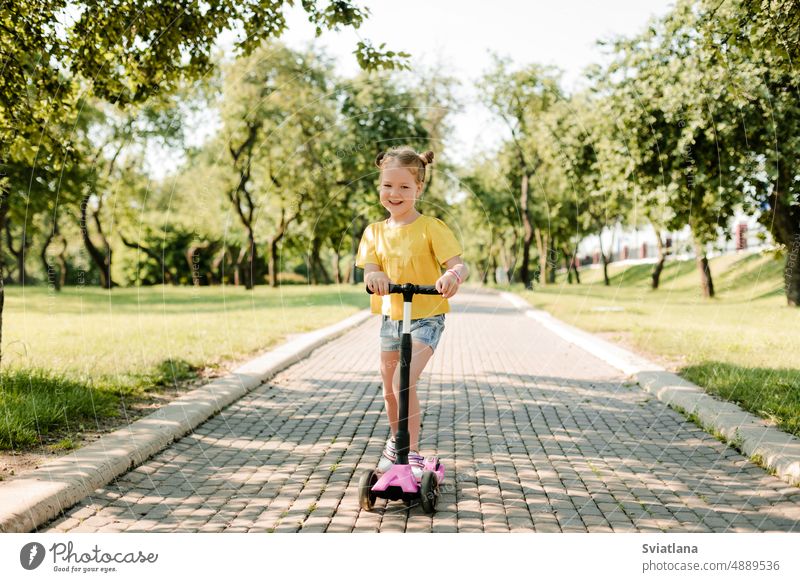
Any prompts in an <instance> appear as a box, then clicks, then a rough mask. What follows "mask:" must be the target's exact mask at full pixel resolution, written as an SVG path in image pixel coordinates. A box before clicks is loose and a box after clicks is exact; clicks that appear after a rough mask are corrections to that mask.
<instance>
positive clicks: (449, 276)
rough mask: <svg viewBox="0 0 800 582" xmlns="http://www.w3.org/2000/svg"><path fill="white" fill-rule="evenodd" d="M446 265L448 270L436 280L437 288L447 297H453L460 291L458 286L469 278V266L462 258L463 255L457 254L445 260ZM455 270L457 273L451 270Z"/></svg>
mask: <svg viewBox="0 0 800 582" xmlns="http://www.w3.org/2000/svg"><path fill="white" fill-rule="evenodd" d="M444 265H445V267H447V270H448V272H446V273H445V274H444V275H442V276H441V277H439V279H438V280H437V281H436V288H437V289H438V290H439V292H440V293H441V294H442V296H443V297H445V298H446V299H448V298H450V297H452V296H453V295H455V294H456V293H457V292H458V287H459V285H461V283H463V282H464V281H466V280H467V277H468V276H469V267H467V266H466V265H465V264H464V261H462V260H461V256H460V255H458V256H455V257H453V258H452V259H448V260H447V261H445V264H444ZM450 271H455V274H454V273H452V272H450Z"/></svg>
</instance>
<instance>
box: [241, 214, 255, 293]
mask: <svg viewBox="0 0 800 582" xmlns="http://www.w3.org/2000/svg"><path fill="white" fill-rule="evenodd" d="M257 253H258V250H257V248H256V237H255V234H254V233H253V229H252V226H251V225H248V227H247V256H248V261H247V272H246V277H245V279H244V288H245V289H247V290H250V289H253V287H255V285H256V276H257V274H258V255H257Z"/></svg>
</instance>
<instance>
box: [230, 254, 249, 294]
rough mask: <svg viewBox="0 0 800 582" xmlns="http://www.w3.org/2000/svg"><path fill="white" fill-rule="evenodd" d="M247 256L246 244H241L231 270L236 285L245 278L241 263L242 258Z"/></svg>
mask: <svg viewBox="0 0 800 582" xmlns="http://www.w3.org/2000/svg"><path fill="white" fill-rule="evenodd" d="M246 256H247V245H245V246H243V247H242V248H240V249H239V254H238V255H237V256H236V265H235V266H234V271H233V284H234V285H236V286H237V287H238V286H239V285H241V284H242V283H243V281H244V279H245V274H244V267H243V266H242V264H243V263H244V258H245V257H246Z"/></svg>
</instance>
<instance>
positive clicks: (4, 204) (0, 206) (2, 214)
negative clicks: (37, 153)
mask: <svg viewBox="0 0 800 582" xmlns="http://www.w3.org/2000/svg"><path fill="white" fill-rule="evenodd" d="M2 162H3V160H0V168H2V167H3V165H2ZM1 177H3V174H2V170H0V178H1ZM7 215H8V190H6V189H5V187H4V186H3V184H2V182H0V232H2V231H3V230H4V229H5V227H6V216H7ZM2 244H3V239H2V237H0V259H2V256H3V248H2ZM0 262H2V260H0ZM4 279H5V277H4V276H3V273H2V272H0V363H2V361H3V307H4V306H5V301H6V286H5V282H4Z"/></svg>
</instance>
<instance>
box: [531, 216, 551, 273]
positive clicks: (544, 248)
mask: <svg viewBox="0 0 800 582" xmlns="http://www.w3.org/2000/svg"><path fill="white" fill-rule="evenodd" d="M534 235H535V237H536V251H537V252H538V253H539V277H538V279H537V280H538V282H539V283H541V284H542V285H547V283H548V282H549V281H550V276H549V271H550V268H549V263H548V259H549V254H550V249H549V246H550V237H549V236H548V235H547V233H545V232H542V231H541V229H540V228H539V227H538V226H537V227H536V228H535V229H534Z"/></svg>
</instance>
